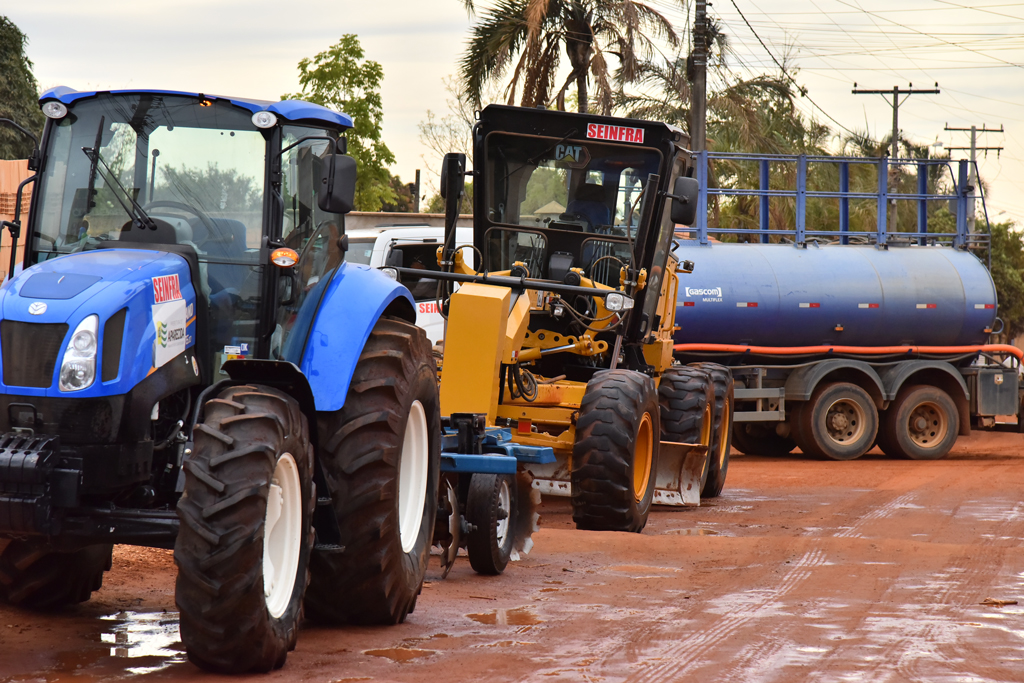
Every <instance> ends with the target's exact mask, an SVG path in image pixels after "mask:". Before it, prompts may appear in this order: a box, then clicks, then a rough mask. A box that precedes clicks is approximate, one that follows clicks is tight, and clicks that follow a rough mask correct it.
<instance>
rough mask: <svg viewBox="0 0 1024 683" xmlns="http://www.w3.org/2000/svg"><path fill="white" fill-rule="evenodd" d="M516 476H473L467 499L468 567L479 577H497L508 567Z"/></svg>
mask: <svg viewBox="0 0 1024 683" xmlns="http://www.w3.org/2000/svg"><path fill="white" fill-rule="evenodd" d="M515 519H516V476H515V475H514V474H474V475H473V476H472V477H471V478H470V480H469V495H468V496H467V497H466V521H467V522H469V523H470V524H472V525H473V528H472V530H471V531H470V532H469V534H467V536H466V551H467V552H468V553H469V564H470V566H472V567H473V570H474V571H476V572H477V573H478V574H492V575H494V574H500V573H502V572H503V571H505V567H506V566H508V561H509V558H510V557H511V556H512V547H513V544H514V542H515V538H514V536H515V524H514V521H515Z"/></svg>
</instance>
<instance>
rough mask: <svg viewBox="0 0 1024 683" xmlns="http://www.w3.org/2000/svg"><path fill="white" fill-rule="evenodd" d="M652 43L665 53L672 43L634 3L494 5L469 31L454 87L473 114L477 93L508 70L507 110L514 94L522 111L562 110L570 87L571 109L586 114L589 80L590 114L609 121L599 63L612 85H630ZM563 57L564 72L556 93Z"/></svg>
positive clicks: (661, 19)
mask: <svg viewBox="0 0 1024 683" xmlns="http://www.w3.org/2000/svg"><path fill="white" fill-rule="evenodd" d="M463 3H464V4H465V6H466V9H467V10H468V11H469V12H470V13H471V14H473V13H474V12H475V11H476V6H475V2H474V0H463ZM657 38H661V39H664V40H665V41H666V42H667V43H668V44H669V45H672V46H675V45H678V43H679V37H678V35H677V34H676V32H675V30H674V29H673V28H672V24H671V22H670V21H669V20H668V19H667V18H666V17H665V16H664V15H663V14H661V13H660V12H658V11H657V10H656V9H654V8H653V7H652V6H651V5H650V4H649V3H646V2H639V1H638V0H496V1H495V2H491V3H490V6H489V7H487V8H486V10H484V11H483V13H482V14H481V16H480V21H479V22H477V23H476V25H474V26H473V28H472V30H471V35H470V39H469V44H468V45H467V48H466V52H465V54H464V55H463V57H462V60H461V61H460V72H461V80H462V83H463V86H464V87H465V89H466V92H467V93H468V94H469V96H470V98H471V99H472V101H473V103H474V104H475V105H476V106H480V103H481V102H480V99H481V98H480V93H481V91H482V90H483V88H484V86H485V85H486V84H487V83H488V82H491V81H495V80H500V79H502V78H503V77H505V76H506V74H507V72H508V70H509V67H510V66H512V65H513V64H514V66H512V78H511V81H510V83H509V85H508V88H507V90H506V98H507V101H508V104H515V101H516V98H517V94H518V95H519V100H520V104H521V105H522V106H524V107H535V106H537V105H548V104H551V102H552V100H554V102H555V104H556V106H557V108H558V109H562V110H564V109H565V94H566V91H567V90H568V88H569V86H570V85H571V84H573V83H575V84H576V97H577V102H578V109H579V111H580V112H587V111H588V109H589V104H590V102H589V96H590V93H589V90H588V84H589V79H590V78H591V77H592V78H593V79H594V89H595V92H594V95H595V99H596V101H597V107H596V108H597V109H598V110H599V111H600V112H601V113H603V114H610V113H611V110H612V106H613V88H612V85H611V73H610V71H609V66H608V61H607V59H606V55H614V56H615V57H616V58H617V59H618V61H619V74H620V78H621V79H622V80H623V81H624V82H627V83H628V82H632V81H633V80H634V79H635V78H637V76H638V75H639V74H640V72H641V69H642V65H643V64H644V63H645V62H647V61H649V60H650V59H651V58H652V57H653V56H654V54H655V52H656V48H655V43H654V39H657ZM563 49H564V51H565V54H566V57H568V59H569V65H570V67H571V71H570V73H569V76H568V78H566V80H565V82H564V83H563V84H562V86H561V88H560V89H559V90H558V91H557V92H556V91H555V90H554V88H555V77H556V75H557V73H558V67H559V63H560V58H561V52H562V50H563Z"/></svg>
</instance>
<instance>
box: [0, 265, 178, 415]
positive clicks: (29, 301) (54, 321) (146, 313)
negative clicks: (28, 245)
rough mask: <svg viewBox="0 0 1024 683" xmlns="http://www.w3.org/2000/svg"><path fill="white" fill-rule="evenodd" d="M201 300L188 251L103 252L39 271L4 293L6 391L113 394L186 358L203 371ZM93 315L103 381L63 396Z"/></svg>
mask: <svg viewBox="0 0 1024 683" xmlns="http://www.w3.org/2000/svg"><path fill="white" fill-rule="evenodd" d="M195 304H196V292H195V289H194V287H193V286H192V278H191V273H190V269H189V264H188V262H187V261H186V260H185V259H184V258H183V257H181V256H180V255H178V254H172V253H167V252H161V251H150V250H145V249H97V250H94V251H86V252H81V253H77V254H69V255H67V256H61V257H58V258H55V259H52V260H50V261H46V262H44V263H41V264H38V265H35V266H32V267H31V268H29V269H27V270H25V271H24V272H22V273H21V274H19V275H18V276H17V277H16V278H14V279H13V280H12V281H11V282H9V283H8V284H7V286H5V287H4V288H3V289H2V290H0V360H2V365H0V393H4V394H18V395H28V396H74V397H92V396H111V395H116V394H123V393H126V392H127V391H129V390H130V389H131V388H132V387H134V386H135V385H136V384H138V383H139V382H140V381H142V380H143V379H145V378H146V377H147V376H148V375H149V374H151V373H152V372H154V371H155V370H156V369H157V368H159V367H161V366H162V365H165V364H166V363H168V362H170V361H171V360H172V359H174V358H177V357H178V356H181V355H182V354H185V355H186V358H185V361H184V362H186V363H190V364H193V365H194V362H192V361H191V360H190V358H191V355H192V354H191V353H186V350H188V349H191V347H193V346H194V343H195ZM93 315H95V316H96V318H97V319H96V336H97V340H98V347H97V351H96V379H95V380H94V381H93V383H92V384H91V386H89V387H87V388H85V389H80V390H78V391H62V390H61V389H60V387H59V384H58V378H59V375H60V369H61V362H62V359H63V357H64V354H65V350H66V349H67V348H68V346H69V344H70V342H71V338H72V336H73V335H74V333H75V330H76V329H77V328H78V326H79V325H80V324H83V321H86V319H87V318H89V317H90V316H93ZM86 324H88V323H86ZM179 362H181V361H180V360H179ZM195 374H196V375H198V367H197V366H196V368H195Z"/></svg>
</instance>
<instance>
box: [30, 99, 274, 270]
mask: <svg viewBox="0 0 1024 683" xmlns="http://www.w3.org/2000/svg"><path fill="white" fill-rule="evenodd" d="M70 109H71V112H70V113H69V114H68V115H67V116H65V117H64V118H63V119H61V120H60V121H59V122H58V123H57V125H55V126H54V127H53V128H52V130H51V133H50V136H49V139H48V147H49V149H48V153H47V162H46V168H45V171H44V173H43V178H42V184H41V188H40V191H41V193H42V194H41V197H40V199H41V203H40V205H39V209H38V211H37V215H38V216H39V218H38V219H37V220H36V223H35V226H34V238H35V244H34V249H33V252H34V253H35V255H36V260H37V261H43V260H46V259H48V258H52V257H53V256H56V255H58V254H66V253H69V252H73V251H81V250H84V249H91V248H95V247H96V246H98V245H99V243H100V242H101V241H104V240H121V239H127V240H135V241H141V239H142V238H141V237H140V236H139V232H140V231H141V230H142V229H141V228H138V227H135V228H134V229H133V228H132V225H131V221H132V220H133V219H138V218H139V216H140V214H141V216H143V217H146V216H152V217H154V218H160V219H162V221H163V222H165V223H167V224H170V226H171V228H172V229H173V231H169V230H168V229H167V228H166V227H165V226H163V225H162V226H161V230H160V231H159V232H162V233H163V234H161V235H160V236H159V239H147V240H146V241H160V242H173V243H177V244H189V245H191V246H193V247H195V248H196V251H197V253H198V254H199V257H200V259H201V260H207V259H211V260H216V261H218V262H228V263H256V262H257V260H258V247H259V245H260V236H261V234H262V230H263V179H264V168H265V162H264V159H265V155H266V141H265V140H264V137H263V135H262V133H261V132H260V131H259V130H257V129H256V128H255V127H254V126H253V124H252V122H251V120H250V115H249V114H248V112H246V111H245V110H243V109H240V108H238V107H236V106H234V105H232V104H230V103H229V102H227V101H225V100H208V99H200V98H197V97H191V96H183V95H164V94H158V93H143V94H139V93H134V94H126V95H110V94H101V95H98V96H96V97H94V98H90V99H87V100H84V101H80V102H76V103H74V104H72V106H71V107H70ZM151 237H156V236H155V235H154V236H151ZM204 257H205V258H204Z"/></svg>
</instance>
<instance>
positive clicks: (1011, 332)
mask: <svg viewBox="0 0 1024 683" xmlns="http://www.w3.org/2000/svg"><path fill="white" fill-rule="evenodd" d="M980 227H981V224H980V223H979V228H980ZM1015 227H1016V226H1015V225H1014V224H1013V223H1009V222H1008V223H993V224H991V225H990V226H989V232H990V234H991V236H992V242H991V257H992V280H993V281H994V282H995V284H996V295H997V296H998V298H999V317H1000V318H1002V320H1003V331H1002V334H999V335H996V336H997V337H999V338H1000V339H999V341H1002V342H1004V343H1010V342H1012V341H1013V340H1014V339H1016V338H1017V337H1019V336H1020V335H1021V334H1022V333H1024V242H1022V240H1021V234H1020V233H1019V232H1017V231H1016V230H1015V229H1014V228H1015ZM981 256H982V259H983V260H984V256H985V255H984V254H982V255H981Z"/></svg>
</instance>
